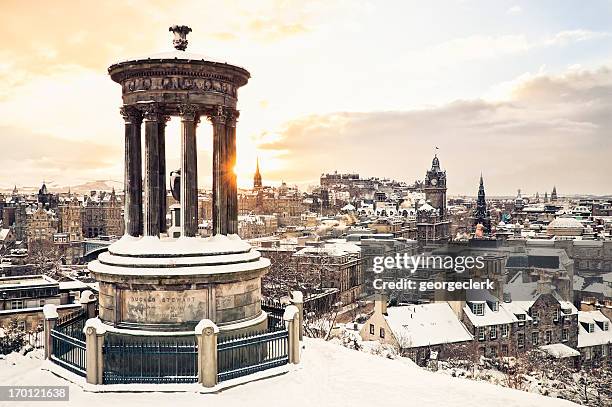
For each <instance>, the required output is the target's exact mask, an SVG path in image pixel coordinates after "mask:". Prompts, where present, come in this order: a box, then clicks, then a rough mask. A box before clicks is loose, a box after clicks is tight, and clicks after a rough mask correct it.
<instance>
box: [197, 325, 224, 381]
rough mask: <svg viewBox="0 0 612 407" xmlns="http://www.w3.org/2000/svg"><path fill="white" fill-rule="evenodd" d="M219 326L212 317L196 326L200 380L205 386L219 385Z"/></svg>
mask: <svg viewBox="0 0 612 407" xmlns="http://www.w3.org/2000/svg"><path fill="white" fill-rule="evenodd" d="M218 335H219V328H218V327H217V325H215V323H214V322H212V321H211V320H210V319H203V320H201V321H200V322H199V323H198V325H197V326H196V327H195V336H196V340H197V342H198V382H199V383H202V386H204V387H215V386H216V385H217V337H218Z"/></svg>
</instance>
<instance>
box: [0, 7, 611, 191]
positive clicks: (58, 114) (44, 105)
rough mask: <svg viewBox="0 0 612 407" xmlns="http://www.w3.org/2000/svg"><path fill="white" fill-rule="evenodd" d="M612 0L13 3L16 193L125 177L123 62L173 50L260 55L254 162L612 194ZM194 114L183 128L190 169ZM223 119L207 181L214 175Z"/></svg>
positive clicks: (11, 173)
mask: <svg viewBox="0 0 612 407" xmlns="http://www.w3.org/2000/svg"><path fill="white" fill-rule="evenodd" d="M611 21H612V1H596V0H591V1H588V2H584V1H563V0H550V1H544V0H542V1H501V0H500V1H490V0H482V1H472V0H462V1H459V0H456V1H451V0H447V1H435V0H434V1H407V0H401V1H388V0H385V1H383V0H378V1H374V0H371V1H362V0H346V1H334V0H325V1H311V0H309V1H280V0H277V1H260V0H258V1H252V0H251V1H218V0H216V1H202V0H193V1H188V0H185V1H180V2H169V1H145V0H129V1H120V2H117V1H83V2H80V1H79V2H77V1H57V0H55V1H53V2H48V1H39V2H36V1H28V2H24V1H13V0H3V1H2V14H1V16H0V38H1V40H0V41H1V42H2V46H1V47H0V83H1V84H2V85H1V87H0V145H1V146H2V154H0V188H9V187H12V185H13V184H16V185H17V186H18V187H19V186H34V185H38V184H40V182H42V180H46V181H48V184H50V185H51V186H53V185H56V186H60V185H62V186H65V185H76V184H79V183H83V182H86V181H93V180H117V181H121V180H122V179H123V119H122V118H121V116H120V115H119V112H118V108H119V106H120V104H121V90H120V87H119V85H117V84H116V83H114V82H113V81H112V80H111V79H110V77H108V75H107V67H108V66H109V65H110V64H111V63H113V62H116V61H119V60H123V59H126V58H128V57H137V56H139V55H145V54H149V53H154V52H162V51H169V50H171V48H172V44H171V41H172V35H171V33H169V32H168V27H169V26H170V25H173V24H185V25H189V26H190V27H191V28H192V29H193V32H192V33H191V34H190V35H189V37H188V38H189V48H188V51H191V52H194V53H201V54H205V55H208V56H210V57H211V58H213V59H216V60H223V61H227V62H229V63H232V64H236V65H239V66H243V67H245V68H246V69H248V70H249V71H250V72H251V75H252V78H251V80H250V82H249V83H248V84H247V85H246V86H245V87H244V88H242V89H241V90H240V94H239V109H240V110H241V115H240V121H239V124H238V164H237V169H236V170H237V173H238V177H239V184H240V185H241V186H250V185H251V183H252V174H253V171H254V168H255V160H256V157H257V156H259V157H260V167H261V171H262V174H263V178H264V183H267V184H276V183H279V182H280V181H282V180H284V181H286V182H288V183H291V184H298V185H300V186H301V187H304V186H305V185H308V184H316V183H318V177H319V176H320V174H321V172H332V171H334V170H338V171H342V172H359V173H360V174H362V175H364V176H379V177H384V176H386V177H392V178H395V179H398V180H404V181H408V182H412V181H414V180H415V179H417V178H419V179H422V178H423V176H424V174H425V171H426V169H427V168H428V167H429V166H430V165H431V158H432V156H433V153H434V147H435V146H437V147H439V150H438V155H439V157H440V161H441V164H442V166H443V167H444V168H445V169H446V170H447V172H448V187H449V193H450V194H471V195H474V194H476V192H477V188H478V178H479V176H480V173H481V171H482V173H483V175H484V180H485V186H486V189H487V192H488V193H489V194H493V195H495V194H514V193H515V192H516V190H517V189H518V188H521V189H522V190H523V191H524V192H525V193H526V194H533V193H535V192H536V191H539V192H540V194H543V193H544V192H545V191H548V192H549V193H550V190H551V189H552V187H553V185H556V186H557V190H558V191H559V193H560V194H561V195H563V194H570V193H595V194H606V193H608V194H610V193H612V178H611V177H610V174H612V158H611V157H612V25H611V24H610V22H611ZM178 125H179V123H178V120H177V119H173V120H172V121H171V122H170V124H169V127H168V129H167V140H168V141H167V142H168V144H169V147H168V169H169V170H170V169H175V168H178V165H179V164H178V163H179V156H178V151H179V149H178V144H179V143H178V141H179V130H178ZM211 133H212V132H211V129H210V126H209V125H208V124H207V123H205V122H203V123H202V124H201V125H200V127H199V138H198V142H199V146H198V147H199V152H198V159H199V164H200V165H199V166H200V169H199V176H200V183H201V185H202V186H207V185H209V184H210V182H211V177H210V173H211V171H210V170H211V159H210V156H211V145H212V140H211Z"/></svg>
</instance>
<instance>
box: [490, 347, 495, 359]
mask: <svg viewBox="0 0 612 407" xmlns="http://www.w3.org/2000/svg"><path fill="white" fill-rule="evenodd" d="M489 357H492V358H496V357H497V346H491V347H490V348H489Z"/></svg>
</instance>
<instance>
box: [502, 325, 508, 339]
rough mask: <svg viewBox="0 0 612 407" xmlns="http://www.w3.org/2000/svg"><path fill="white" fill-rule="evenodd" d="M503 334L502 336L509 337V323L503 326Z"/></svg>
mask: <svg viewBox="0 0 612 407" xmlns="http://www.w3.org/2000/svg"><path fill="white" fill-rule="evenodd" d="M501 336H502V338H507V337H508V325H502V326H501Z"/></svg>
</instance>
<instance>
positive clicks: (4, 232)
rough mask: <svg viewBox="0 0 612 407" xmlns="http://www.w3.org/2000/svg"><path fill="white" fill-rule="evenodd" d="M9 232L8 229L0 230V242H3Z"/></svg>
mask: <svg viewBox="0 0 612 407" xmlns="http://www.w3.org/2000/svg"><path fill="white" fill-rule="evenodd" d="M10 231H11V230H10V229H0V240H5V239H6V237H7V236H8V234H9V232H10Z"/></svg>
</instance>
